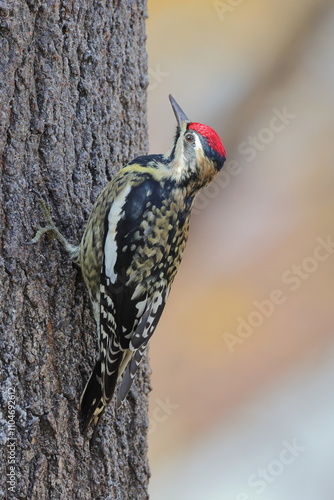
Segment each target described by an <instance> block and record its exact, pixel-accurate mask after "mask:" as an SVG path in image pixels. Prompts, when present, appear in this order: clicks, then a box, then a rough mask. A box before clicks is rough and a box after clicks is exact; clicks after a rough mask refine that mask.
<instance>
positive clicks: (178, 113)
mask: <svg viewBox="0 0 334 500" xmlns="http://www.w3.org/2000/svg"><path fill="white" fill-rule="evenodd" d="M169 100H170V103H171V105H172V108H173V111H174V115H175V118H176V120H177V124H178V125H179V126H181V123H182V122H184V121H186V122H188V121H189V118H188V117H187V115H186V114H185V113H184V112H183V111H182V109H181V108H180V106H179V105H178V103H177V102H176V101H175V99H174V97H173V96H172V95H170V94H169Z"/></svg>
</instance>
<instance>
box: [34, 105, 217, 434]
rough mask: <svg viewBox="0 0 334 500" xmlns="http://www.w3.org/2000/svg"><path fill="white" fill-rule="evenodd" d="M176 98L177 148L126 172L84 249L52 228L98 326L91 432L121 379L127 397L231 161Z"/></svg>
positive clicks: (84, 400) (93, 219)
mask: <svg viewBox="0 0 334 500" xmlns="http://www.w3.org/2000/svg"><path fill="white" fill-rule="evenodd" d="M170 100H171V104H172V107H173V110H174V113H175V116H176V118H177V122H178V127H177V133H176V137H175V140H174V142H173V145H172V148H171V149H170V151H169V152H168V153H166V154H165V155H149V156H141V157H138V158H136V159H135V160H134V161H132V162H131V163H130V164H129V165H127V166H126V167H124V168H122V169H121V170H120V171H119V173H118V174H117V175H116V177H115V178H114V179H113V180H112V181H111V182H110V183H109V184H108V185H107V186H106V188H105V189H104V190H103V191H102V193H101V194H100V196H99V197H98V199H97V201H96V203H95V205H94V207H93V210H92V213H91V215H90V217H89V220H88V223H87V226H86V229H85V231H84V234H83V237H82V240H81V243H80V245H79V246H78V247H74V246H72V245H70V244H69V243H68V242H67V241H66V240H65V239H64V237H63V236H62V235H61V234H60V233H59V231H58V230H57V229H56V228H55V227H54V226H53V227H50V226H48V229H47V228H45V230H53V231H54V233H55V235H56V236H57V237H58V238H59V239H60V240H61V241H62V243H63V244H64V245H65V248H66V249H67V250H68V252H69V253H70V256H71V257H72V259H73V260H74V261H75V262H77V263H78V264H79V265H80V267H81V271H82V274H83V278H84V281H85V283H86V285H87V288H88V291H89V294H90V298H91V301H92V304H93V310H94V316H95V320H96V323H97V332H98V342H99V358H98V360H97V362H96V365H95V367H94V369H93V372H92V374H91V376H90V378H89V380H88V382H87V385H86V387H85V389H84V391H83V394H82V397H81V416H82V424H83V429H86V428H87V427H88V426H89V424H91V423H92V424H93V425H94V426H96V425H97V423H98V421H99V419H100V418H101V416H102V414H103V411H104V409H105V407H106V406H107V404H108V403H109V401H110V400H111V398H112V397H113V394H114V391H115V388H116V384H117V382H118V381H119V380H121V383H120V388H119V392H118V405H120V404H121V402H122V401H123V400H124V399H125V397H126V395H127V393H128V391H129V389H130V387H131V383H132V381H133V378H134V377H135V374H136V371H137V369H138V366H139V364H140V361H141V359H142V356H143V354H144V352H145V349H146V347H147V344H148V341H149V339H150V337H151V336H152V334H153V333H154V330H155V328H156V326H157V324H158V322H159V319H160V317H161V314H162V312H163V309H164V306H165V304H166V300H167V297H168V294H169V291H170V287H171V285H172V282H173V280H174V277H175V275H176V272H177V269H178V266H179V264H180V262H181V259H182V255H183V252H184V249H185V246H186V242H187V238H188V231H189V218H190V213H191V208H192V205H193V201H194V197H195V195H196V194H197V193H198V192H199V190H200V189H202V188H203V187H204V186H206V185H208V184H209V183H210V182H211V181H212V180H213V179H214V177H215V176H216V175H217V173H218V171H219V170H220V169H221V168H222V166H223V164H224V161H225V156H226V153H225V148H224V146H223V144H222V142H221V140H220V138H219V136H218V135H217V133H216V132H215V131H214V130H213V129H211V128H210V127H208V126H206V125H202V124H200V123H195V122H191V121H189V120H188V118H187V117H186V115H185V114H184V113H183V111H182V110H181V108H180V107H179V106H178V104H177V103H176V102H175V100H174V99H173V98H172V97H171V96H170ZM44 232H45V231H44ZM42 233H43V230H41V231H40V234H42ZM40 234H39V236H38V238H39V237H40ZM38 238H35V239H34V240H35V241H37V239H38Z"/></svg>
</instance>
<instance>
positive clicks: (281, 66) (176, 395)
mask: <svg viewBox="0 0 334 500" xmlns="http://www.w3.org/2000/svg"><path fill="white" fill-rule="evenodd" d="M148 10H149V19H148V52H149V68H150V87H149V92H148V97H149V126H150V152H151V153H160V152H165V151H166V150H167V149H168V148H169V146H170V142H171V139H172V137H173V134H174V132H175V122H174V116H173V113H172V110H171V108H170V105H169V101H168V94H169V93H172V94H173V96H174V97H175V98H176V100H177V101H178V102H179V104H180V105H181V107H182V108H183V109H184V111H185V112H186V114H187V115H188V116H189V118H190V119H192V120H194V121H199V122H203V123H206V124H208V125H211V126H212V127H213V128H215V129H216V130H217V132H218V133H219V134H220V136H221V137H222V139H223V142H224V145H225V147H226V149H227V153H228V161H227V162H226V164H225V167H224V169H223V170H224V171H222V172H221V174H220V176H219V179H218V180H217V181H216V182H215V183H214V184H213V185H212V186H211V187H210V188H209V189H208V190H207V192H206V194H205V195H202V196H201V197H200V198H199V199H198V200H197V203H196V206H195V210H194V214H193V217H192V224H191V234H190V240H189V244H188V247H187V250H186V253H185V256H184V259H183V262H182V265H181V268H180V271H179V273H178V276H177V278H176V280H175V283H174V286H173V289H172V293H171V296H170V298H169V302H168V304H167V308H166V310H165V313H164V316H163V318H162V320H161V322H160V324H159V327H158V329H157V332H156V333H155V335H154V337H153V340H152V342H151V347H150V357H151V366H152V370H153V375H152V385H153V392H152V394H151V396H150V457H151V469H152V480H151V498H152V500H167V499H168V500H170V499H171V498H173V499H182V500H188V499H189V500H203V499H205V500H253V499H257V498H261V499H265V500H299V499H303V500H333V498H334V474H333V470H334V331H333V330H334V328H333V320H334V304H333V298H334V164H333V163H334V162H333V160H334V117H333V115H334V52H333V51H334V49H333V47H334V3H333V2H332V1H330V0H329V1H325V0H322V1H321V0H320V1H319V0H291V1H287V0H283V1H278V0H243V1H242V0H226V1H225V0H221V1H211V0H210V1H208V2H206V1H204V0H202V1H199V0H192V1H190V0H178V1H171V0H169V1H167V0H166V1H162V0H159V1H158V0H149V3H148Z"/></svg>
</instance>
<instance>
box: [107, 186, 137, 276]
mask: <svg viewBox="0 0 334 500" xmlns="http://www.w3.org/2000/svg"><path fill="white" fill-rule="evenodd" d="M130 189H131V185H130V184H128V185H127V186H126V187H125V188H124V189H123V191H122V192H121V193H120V194H119V195H118V197H117V198H116V200H114V202H113V204H112V205H111V207H110V210H109V215H108V234H107V237H106V242H105V245H104V255H105V274H106V275H107V276H108V278H109V279H110V281H111V283H115V281H116V274H115V269H114V267H115V264H116V259H117V250H118V249H117V243H116V227H117V223H118V221H119V218H120V214H121V213H122V209H123V205H124V203H125V199H126V197H127V195H128V194H129V191H130Z"/></svg>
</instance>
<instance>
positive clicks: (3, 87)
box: [0, 0, 149, 500]
mask: <svg viewBox="0 0 334 500" xmlns="http://www.w3.org/2000/svg"><path fill="white" fill-rule="evenodd" d="M145 17H146V5H145V0H137V1H133V0H123V1H121V2H120V1H119V0H114V1H111V0H95V1H94V0H26V1H23V0H8V1H6V0H2V1H0V35H1V39H0V65H1V66H0V68H1V69H0V72H1V73H0V77H1V79H0V99H1V101H0V106H1V108H0V155H1V156H0V157H1V163H2V168H1V201H0V217H1V219H0V220H1V246H0V292H1V297H0V300H1V306H2V307H1V309H2V310H1V315H0V329H1V332H0V335H1V336H0V342H1V350H0V360H1V365H2V366H1V384H2V389H1V398H2V401H1V407H2V411H3V414H2V416H1V426H2V428H3V430H2V431H1V433H0V436H1V441H2V458H1V464H2V477H1V483H2V490H3V492H4V496H5V497H6V496H7V497H8V498H15V499H20V498H22V499H23V498H24V499H26V498H28V499H43V500H45V499H48V498H49V499H66V500H68V499H72V498H73V499H90V498H94V499H122V500H123V499H126V500H131V499H134V500H140V499H146V498H148V494H147V483H148V476H149V469H148V462H147V439H146V438H147V428H148V417H147V394H148V392H149V380H148V365H147V362H145V363H143V366H142V368H141V370H140V373H139V375H138V377H137V378H136V381H135V383H134V385H133V389H132V390H131V392H130V394H129V396H128V398H127V400H126V402H125V404H124V405H123V407H122V408H121V409H120V410H119V411H118V412H117V414H116V413H115V405H114V403H113V402H112V403H111V404H110V405H109V407H108V409H107V411H106V412H105V414H104V417H103V420H102V422H101V425H100V426H99V430H98V434H97V438H96V441H95V444H94V446H93V447H92V449H90V448H89V442H88V441H87V440H84V438H83V437H82V435H81V434H80V431H79V418H78V417H79V400H80V395H81V392H82V390H83V387H84V385H85V383H86V381H87V379H88V376H89V374H90V372H91V370H92V368H93V366H94V363H95V359H96V357H97V339H96V333H95V323H94V320H93V315H92V311H91V307H90V303H89V299H88V294H87V293H86V290H85V287H84V284H83V281H82V278H81V275H80V271H79V270H78V269H77V268H76V267H75V266H74V265H72V263H71V262H70V261H69V259H68V257H67V255H66V253H65V252H64V251H63V249H62V248H61V246H60V244H59V243H58V242H57V241H55V240H50V238H48V237H47V236H46V237H43V239H42V240H41V241H40V242H38V243H37V244H36V245H33V246H27V245H25V244H24V243H25V242H27V241H29V240H30V239H31V238H32V237H33V236H34V233H35V231H36V230H37V229H38V228H39V227H41V226H42V225H43V222H44V221H43V216H42V213H41V210H40V208H39V206H38V203H37V198H38V195H37V194H36V193H35V191H37V192H38V193H40V194H41V195H44V196H45V198H46V199H47V200H48V201H49V203H50V205H51V209H52V215H53V218H54V220H55V222H56V223H57V225H58V227H59V228H60V230H61V231H62V232H63V233H64V235H65V236H66V237H67V238H68V239H69V240H70V241H72V242H73V243H78V242H79V240H80V238H81V235H82V232H83V228H84V225H85V222H86V220H87V218H88V215H89V213H90V210H91V208H92V204H93V203H94V201H95V200H96V198H97V195H98V194H99V192H100V191H101V189H102V188H103V186H104V185H105V184H106V182H107V181H108V180H110V178H111V177H112V176H113V175H114V174H115V172H116V171H117V170H118V168H119V167H120V166H121V165H123V164H126V162H127V161H128V160H129V159H132V158H134V157H135V156H136V155H138V154H144V153H147V124H146V87H147V61H146V53H145V49H144V47H145ZM0 496H1V493H0Z"/></svg>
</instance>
